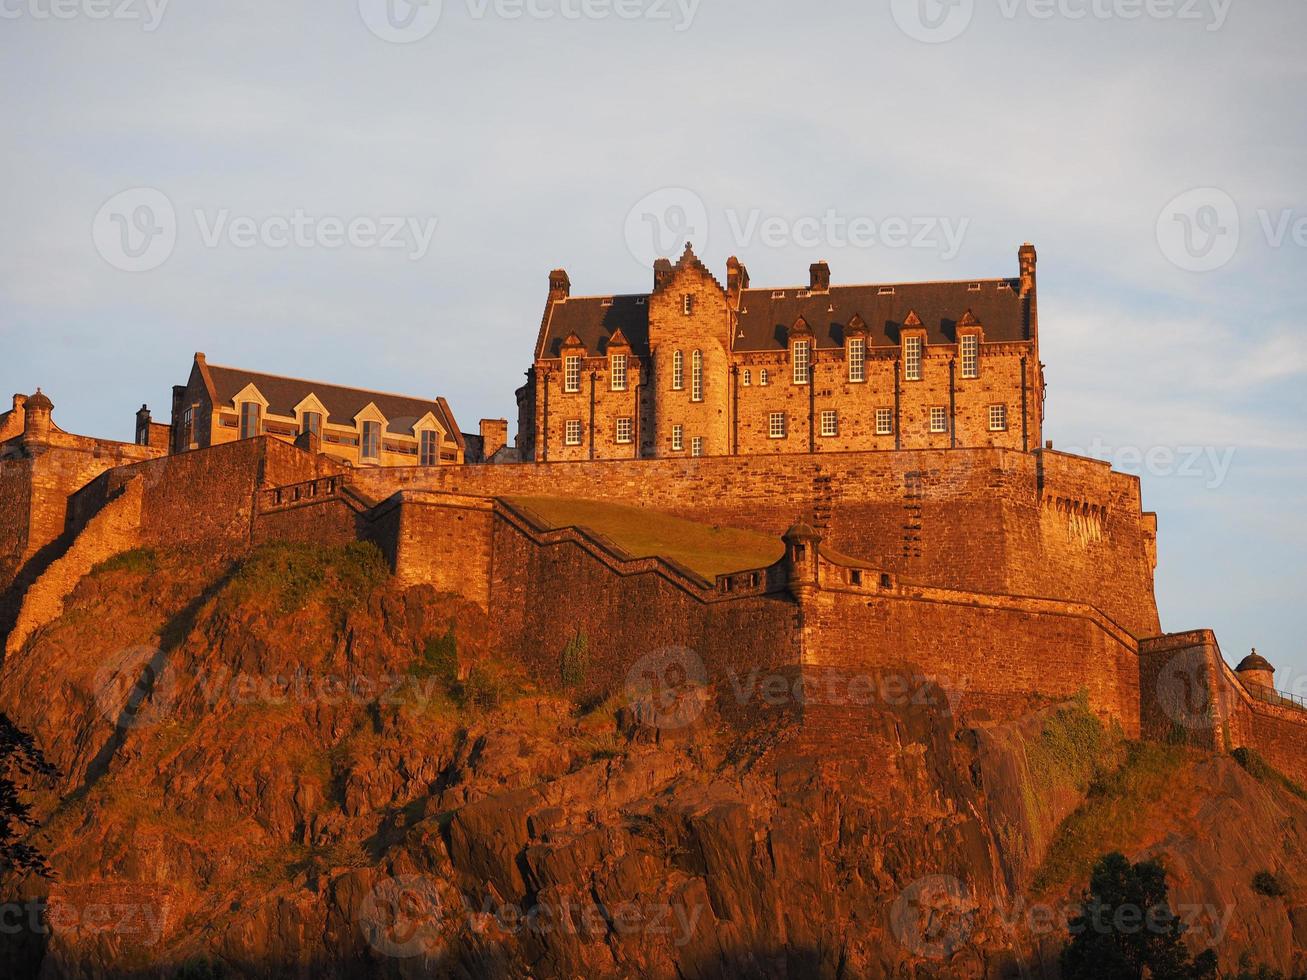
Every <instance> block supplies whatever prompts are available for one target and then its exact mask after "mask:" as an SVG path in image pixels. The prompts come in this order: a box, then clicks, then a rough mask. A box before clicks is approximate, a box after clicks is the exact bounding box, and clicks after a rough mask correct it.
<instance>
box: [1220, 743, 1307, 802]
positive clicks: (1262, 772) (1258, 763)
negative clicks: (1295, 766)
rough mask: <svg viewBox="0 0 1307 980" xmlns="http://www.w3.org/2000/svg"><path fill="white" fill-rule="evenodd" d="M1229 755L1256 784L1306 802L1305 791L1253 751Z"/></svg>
mask: <svg viewBox="0 0 1307 980" xmlns="http://www.w3.org/2000/svg"><path fill="white" fill-rule="evenodd" d="M1230 755H1232V756H1234V761H1235V762H1237V763H1239V765H1241V766H1243V767H1244V769H1246V770H1247V771H1248V775H1250V776H1252V777H1253V778H1254V779H1256V780H1257V781H1258V782H1262V783H1270V784H1271V785H1272V786H1279V787H1280V788H1281V789H1283V790H1285V791H1287V792H1289V793H1292V794H1293V795H1294V796H1296V797H1298V799H1300V800H1307V790H1305V789H1303V788H1302V787H1301V786H1299V785H1298V784H1297V783H1295V782H1294V781H1293V780H1292V779H1290V778H1289V777H1288V776H1286V775H1284V774H1283V773H1282V772H1280V770H1278V769H1276V768H1275V767H1273V766H1272V765H1271V764H1270V763H1269V762H1267V761H1266V760H1265V759H1263V758H1262V756H1261V754H1260V753H1259V752H1257V751H1256V750H1255V749H1235V750H1234V751H1233V752H1231V753H1230Z"/></svg>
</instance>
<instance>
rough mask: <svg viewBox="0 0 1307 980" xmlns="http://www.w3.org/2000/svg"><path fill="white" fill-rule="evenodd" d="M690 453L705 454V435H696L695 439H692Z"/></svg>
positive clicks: (693, 454)
mask: <svg viewBox="0 0 1307 980" xmlns="http://www.w3.org/2000/svg"><path fill="white" fill-rule="evenodd" d="M690 455H691V456H702V455H703V436H695V437H694V438H693V439H691V440H690Z"/></svg>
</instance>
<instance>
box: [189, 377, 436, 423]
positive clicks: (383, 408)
mask: <svg viewBox="0 0 1307 980" xmlns="http://www.w3.org/2000/svg"><path fill="white" fill-rule="evenodd" d="M206 367H207V368H208V373H209V377H210V378H211V379H212V381H213V387H214V400H215V402H216V404H218V405H221V406H222V407H224V408H229V407H232V399H233V398H235V397H236V395H238V394H239V393H240V392H241V391H242V390H243V389H244V388H245V386H246V385H249V384H253V385H254V386H255V387H256V388H258V389H259V392H260V393H261V394H262V395H263V397H264V398H266V399H267V400H268V411H269V412H271V413H272V414H274V415H284V416H290V417H294V415H295V406H296V405H298V404H299V403H300V402H302V401H303V400H304V399H305V398H307V397H308V396H309V395H310V394H312V395H316V396H317V398H318V401H320V402H322V405H323V407H324V408H326V410H327V414H328V416H329V421H332V422H335V423H336V424H337V425H343V424H345V423H347V422H352V421H353V419H354V416H356V415H358V413H359V412H361V411H363V409H365V408H366V407H367V406H368V404H369V403H370V402H371V403H373V404H375V405H376V406H377V409H378V410H379V411H380V412H381V414H382V415H384V416H385V417H386V420H387V425H386V431H388V432H390V433H393V434H396V435H410V436H411V435H412V434H413V426H414V425H416V424H417V422H418V421H419V420H420V419H421V418H423V416H425V415H426V414H427V413H428V412H431V413H432V414H433V415H435V417H436V418H437V419H438V420H439V421H440V423H441V424H442V425H443V426H444V427H445V429H446V431H447V432H449V434H450V437H451V438H453V439H458V438H459V432H458V425H457V424H456V423H455V422H454V416H453V413H452V412H451V411H450V410H449V405H448V404H447V403H446V402H445V400H444V399H443V398H436V399H424V398H409V397H407V396H405V395H391V394H387V393H385V392H381V391H365V390H363V389H361V388H344V387H341V386H340V385H333V384H327V383H326V382H323V381H305V380H303V379H301V378H283V377H279V376H277V375H275V374H262V373H260V372H258V371H246V370H243V369H241V368H232V367H222V366H221V365H218V364H207V365H206Z"/></svg>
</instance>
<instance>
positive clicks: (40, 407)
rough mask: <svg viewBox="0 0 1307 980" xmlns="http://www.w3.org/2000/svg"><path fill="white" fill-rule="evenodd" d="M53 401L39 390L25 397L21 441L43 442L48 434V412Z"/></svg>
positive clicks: (51, 409)
mask: <svg viewBox="0 0 1307 980" xmlns="http://www.w3.org/2000/svg"><path fill="white" fill-rule="evenodd" d="M53 411H54V403H53V402H51V401H50V399H49V398H47V397H46V396H45V394H44V393H43V392H42V391H41V389H40V388H37V389H36V394H35V395H32V396H31V397H30V398H28V399H27V402H26V403H25V404H24V405H23V441H24V442H44V441H45V440H46V438H47V437H48V436H49V435H50V413H51V412H53Z"/></svg>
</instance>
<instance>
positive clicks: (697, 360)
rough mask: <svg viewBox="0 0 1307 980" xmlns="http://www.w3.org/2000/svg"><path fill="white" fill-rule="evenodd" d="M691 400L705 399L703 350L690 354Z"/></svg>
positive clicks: (699, 400)
mask: <svg viewBox="0 0 1307 980" xmlns="http://www.w3.org/2000/svg"><path fill="white" fill-rule="evenodd" d="M690 400H691V401H696V402H701V401H703V351H698V350H697V351H695V352H694V353H693V354H691V355H690Z"/></svg>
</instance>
